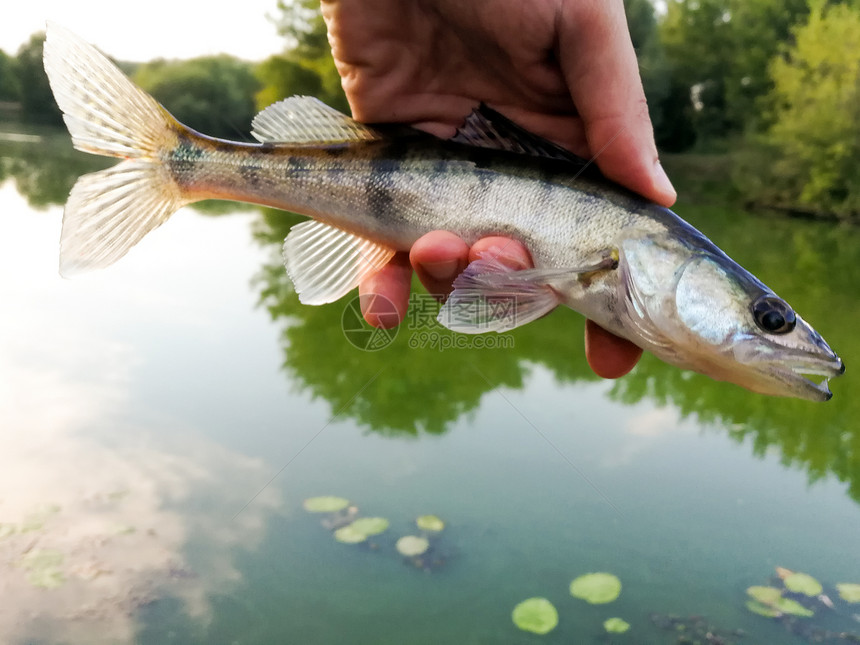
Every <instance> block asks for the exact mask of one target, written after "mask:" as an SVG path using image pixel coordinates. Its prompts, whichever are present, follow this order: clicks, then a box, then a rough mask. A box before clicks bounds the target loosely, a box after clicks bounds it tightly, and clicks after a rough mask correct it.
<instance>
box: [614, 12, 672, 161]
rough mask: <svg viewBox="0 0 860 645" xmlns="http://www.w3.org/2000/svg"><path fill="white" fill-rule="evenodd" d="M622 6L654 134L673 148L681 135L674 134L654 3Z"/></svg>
mask: <svg viewBox="0 0 860 645" xmlns="http://www.w3.org/2000/svg"><path fill="white" fill-rule="evenodd" d="M624 10H625V12H626V13H627V27H628V29H629V30H630V39H631V40H632V42H633V49H634V50H635V51H636V59H637V60H638V62H639V73H640V75H641V76H642V86H643V88H644V90H645V96H646V97H647V99H648V112H649V114H650V116H651V121H652V123H653V124H654V131H655V135H656V137H657V140H658V143H659V144H661V146H663V147H669V148H672V149H676V148H677V146H675V145H673V144H674V142H675V141H676V140H680V139H682V138H683V135H678V134H676V130H677V129H678V127H679V123H678V119H677V115H675V114H674V113H673V111H672V107H673V104H672V103H671V102H670V101H669V98H670V96H671V94H672V88H673V79H672V75H671V69H670V67H669V63H668V61H667V60H666V56H665V54H664V52H663V45H662V44H661V42H660V34H659V31H658V30H657V18H656V16H655V14H654V5H653V4H652V3H651V2H650V0H625V1H624Z"/></svg>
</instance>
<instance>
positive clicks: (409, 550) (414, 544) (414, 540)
mask: <svg viewBox="0 0 860 645" xmlns="http://www.w3.org/2000/svg"><path fill="white" fill-rule="evenodd" d="M395 546H396V548H397V552H398V553H400V554H401V555H405V556H406V557H407V558H414V557H416V556H419V555H423V554H424V553H426V552H427V549H429V548H430V542H429V540H427V538H423V537H418V536H417V535H405V536H403V537H402V538H400V539H399V540H397V544H396V545H395Z"/></svg>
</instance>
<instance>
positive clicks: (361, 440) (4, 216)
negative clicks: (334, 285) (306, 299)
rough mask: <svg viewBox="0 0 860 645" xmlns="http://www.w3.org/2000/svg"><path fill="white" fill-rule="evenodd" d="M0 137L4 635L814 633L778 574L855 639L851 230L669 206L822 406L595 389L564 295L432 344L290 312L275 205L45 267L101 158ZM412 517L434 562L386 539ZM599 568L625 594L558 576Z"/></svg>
mask: <svg viewBox="0 0 860 645" xmlns="http://www.w3.org/2000/svg"><path fill="white" fill-rule="evenodd" d="M59 141H60V142H62V141H64V139H63V138H62V137H60V138H59ZM0 158H2V159H0V180H2V182H3V183H0V302H2V314H0V442H2V445H0V553H2V563H3V564H2V566H3V572H2V575H0V592H1V593H2V598H3V599H4V602H3V603H2V605H0V642H4V643H13V644H17V643H39V644H41V643H101V642H106V643H126V642H128V643H131V642H134V643H142V644H149V643H152V644H162V643H183V644H185V643H189V644H190V643H224V644H237V643H241V644H243V645H246V644H248V645H250V644H264V643H276V642H285V643H286V642H289V643H309V644H310V643H313V644H316V643H321V644H328V643H338V644H339V643H346V642H348V643H355V644H363V643H368V644H370V643H373V644H384V643H410V644H412V643H414V644H424V643H427V644H430V643H434V644H435V643H448V642H452V643H453V642H456V643H513V644H518V643H538V642H543V643H585V644H590V643H607V642H611V643H655V644H657V643H676V642H679V640H678V639H679V633H680V632H678V631H676V629H675V628H674V627H672V628H671V629H668V630H667V629H661V628H660V627H659V626H658V625H657V624H655V621H656V622H657V623H665V622H666V620H667V619H666V618H665V617H666V616H667V615H673V616H678V617H681V618H688V617H690V616H695V615H701V616H704V617H705V619H706V621H707V622H708V623H709V624H711V625H712V626H714V627H716V628H718V629H720V630H723V633H724V634H726V635H728V634H729V633H730V632H733V631H734V630H737V629H742V630H744V631H745V632H746V637H745V638H743V639H741V640H738V642H741V643H789V644H791V643H803V642H806V639H805V638H804V637H803V636H802V635H797V634H794V633H791V632H789V631H787V629H786V625H785V624H784V623H782V622H779V621H775V620H770V619H766V618H762V617H760V616H757V615H754V614H752V613H750V612H749V611H748V610H747V609H746V607H745V602H746V600H747V597H746V594H745V590H746V589H747V587H749V586H751V585H764V584H769V583H770V584H778V581H774V580H772V578H773V577H774V575H775V571H774V567H776V566H782V567H788V568H790V569H793V570H797V571H804V572H808V573H810V574H812V575H814V576H815V577H816V578H818V579H819V580H820V581H821V582H822V583H823V584H824V586H825V593H827V594H828V596H829V597H831V598H832V599H833V600H834V602H835V603H836V608H835V610H828V609H826V608H824V607H823V606H822V605H820V604H817V605H816V606H815V609H816V616H815V617H813V618H809V619H798V623H797V625H805V628H806V629H807V630H815V629H818V630H824V629H828V630H833V631H834V632H835V631H846V630H847V631H853V632H854V633H858V632H860V623H858V622H857V621H856V619H854V618H852V614H857V613H860V605H848V604H846V603H843V602H841V601H840V600H839V599H838V595H837V592H836V591H835V589H834V587H833V585H834V584H835V583H838V582H860V555H858V547H857V545H858V543H860V541H858V535H860V510H858V502H860V402H858V398H857V397H856V396H854V393H855V392H856V391H857V390H856V388H857V385H856V384H857V383H858V381H857V377H856V375H855V371H856V370H852V367H853V365H854V364H855V363H856V360H854V361H852V358H853V357H855V356H857V355H858V354H860V344H858V343H860V341H858V340H857V336H856V333H854V326H855V321H856V320H857V319H858V315H860V301H858V298H857V293H858V291H857V284H858V283H860V266H858V262H857V258H858V256H860V232H858V231H857V230H856V229H852V228H838V227H833V226H831V225H824V224H812V223H805V222H797V221H784V220H775V219H764V218H755V217H750V216H746V215H743V214H740V213H734V212H729V211H725V210H723V209H720V208H717V207H708V206H698V207H695V208H694V207H692V206H691V205H687V206H686V207H684V208H683V212H684V214H685V215H686V216H688V217H689V218H690V219H692V220H693V221H694V223H695V224H697V225H699V226H700V227H701V228H703V229H705V230H706V231H707V232H708V234H709V235H710V236H711V237H712V239H714V240H715V241H716V242H717V243H718V244H720V245H721V246H723V248H725V249H726V250H727V251H729V252H730V253H731V254H732V255H733V256H734V257H736V259H738V260H739V261H740V262H741V263H742V264H744V265H745V266H747V267H748V268H750V269H751V270H753V271H754V272H755V273H757V274H758V275H759V276H760V277H762V278H763V279H764V280H765V281H766V282H768V283H769V284H770V285H771V286H773V287H774V288H775V289H776V290H777V292H779V293H780V294H781V295H783V296H785V297H786V298H787V299H788V300H789V301H790V302H792V303H793V304H795V305H796V306H797V307H798V309H799V310H800V311H801V313H802V315H804V317H805V318H807V319H808V320H810V321H812V322H813V324H814V325H815V326H816V328H817V329H818V330H819V331H821V333H822V334H823V335H824V336H825V337H826V338H827V339H828V341H830V343H831V345H832V346H833V347H834V348H836V349H837V351H839V352H840V354H841V355H842V356H843V358H844V359H845V361H846V364H847V365H848V373H847V375H846V376H845V377H843V378H841V379H838V380H836V381H834V382H833V383H832V387H833V391H834V393H835V396H834V399H833V400H832V401H831V402H829V403H826V404H815V403H807V402H803V401H785V400H779V399H770V398H766V397H762V396H758V395H755V394H751V393H748V392H746V391H744V390H741V389H739V388H736V387H734V386H731V385H727V384H720V383H715V382H712V381H710V380H708V379H707V378H705V377H700V376H698V375H690V374H685V373H683V372H680V371H679V370H677V369H675V368H671V367H668V366H666V365H663V364H662V363H660V362H658V361H656V360H654V359H651V358H650V357H645V359H643V361H642V362H641V364H640V365H639V367H637V369H636V371H635V372H634V373H633V374H632V375H630V376H628V377H626V378H624V379H622V380H620V381H617V382H614V383H613V382H605V381H601V380H599V379H597V378H596V377H594V376H593V375H591V374H590V372H589V370H588V368H587V367H586V365H585V361H584V358H583V356H582V342H581V337H582V321H581V319H580V318H579V316H578V315H576V314H574V313H573V312H570V311H557V312H555V313H554V314H553V315H551V316H549V317H547V318H545V319H542V320H540V321H537V322H536V323H533V324H531V325H528V326H527V327H525V328H523V329H521V330H518V331H517V332H516V333H514V334H513V335H512V336H511V337H510V339H509V340H510V343H509V344H507V345H504V346H502V345H499V346H496V347H489V348H482V349H478V348H473V349H449V350H446V351H440V350H439V349H438V348H436V347H431V346H429V343H430V342H431V341H432V340H433V339H434V338H437V337H436V336H432V335H430V332H432V333H433V334H437V333H443V332H440V331H439V330H435V329H433V328H430V327H428V326H427V325H428V323H427V320H426V319H420V317H419V319H418V320H414V321H413V323H414V324H415V325H416V326H417V327H418V328H419V329H412V330H410V329H408V328H406V326H404V328H403V329H401V330H400V331H399V333H398V335H397V338H396V339H395V340H394V342H392V343H391V344H390V345H388V346H386V347H385V348H384V349H382V350H380V351H376V352H366V351H361V350H359V349H356V348H355V347H353V346H352V345H351V344H350V343H349V342H348V340H347V338H345V337H344V334H343V331H342V324H343V321H344V320H345V319H344V310H345V308H346V306H347V303H348V301H349V298H347V299H345V301H344V302H340V303H335V304H333V305H329V306H325V307H318V308H314V307H303V306H301V305H299V304H298V302H297V299H296V298H295V296H294V294H292V292H291V289H290V287H289V283H288V281H287V279H286V277H285V276H284V273H283V268H282V266H281V265H280V260H279V257H278V252H279V243H280V240H282V239H283V237H284V235H285V231H286V230H287V228H288V226H289V225H290V224H291V223H293V222H294V221H296V220H295V218H293V217H290V216H287V215H285V214H282V213H278V212H275V211H261V210H256V209H250V210H241V209H239V208H238V207H236V206H234V205H228V206H227V207H226V208H219V209H217V210H212V209H211V208H210V209H207V210H204V211H195V210H191V209H186V210H184V211H182V212H181V213H179V214H178V215H177V216H175V217H174V218H173V219H172V220H171V221H170V222H169V223H168V224H167V225H166V226H165V227H163V228H162V229H160V230H158V231H156V232H155V233H153V234H152V235H150V236H149V237H148V238H147V239H146V240H145V241H144V242H143V243H142V244H141V245H140V246H139V247H138V248H136V249H134V250H133V251H132V252H131V253H130V254H129V255H128V256H127V257H126V258H124V259H123V260H122V261H121V262H119V263H118V264H116V265H115V266H113V267H111V268H109V269H107V270H104V271H101V272H97V273H94V274H92V275H87V276H83V277H81V278H77V279H74V280H62V279H60V278H59V277H58V276H57V272H56V265H57V239H58V235H59V226H60V218H61V203H62V202H63V201H64V199H65V195H66V194H67V192H68V189H69V187H70V185H71V182H72V181H73V180H74V178H75V177H76V176H77V175H78V174H80V173H81V172H86V171H88V170H91V169H94V168H97V167H99V165H98V164H99V163H100V162H99V161H98V160H95V161H93V160H91V159H90V158H88V157H85V156H79V155H76V154H75V153H72V152H70V151H69V150H68V147H67V145H66V144H64V143H56V142H53V137H52V136H50V135H48V136H47V139H46V142H45V144H44V145H40V146H34V145H33V144H32V143H30V142H26V141H0ZM92 164H96V165H92ZM422 334H423V335H422ZM445 338H448V339H449V341H444V339H445ZM450 338H451V336H449V335H447V334H444V333H443V335H442V336H439V337H438V339H439V342H450ZM506 342H507V341H506ZM422 344H425V345H427V346H425V347H415V346H416V345H422ZM329 494H330V495H342V496H345V497H347V498H349V499H350V500H351V502H352V503H353V504H354V505H356V506H357V507H358V508H359V512H360V514H362V515H365V516H382V517H385V518H387V519H388V520H390V522H391V526H390V528H389V530H388V531H387V532H386V533H383V534H382V535H380V536H378V537H375V538H373V546H372V547H371V546H368V545H345V544H340V543H337V542H336V541H335V540H334V539H333V538H332V536H331V533H330V532H329V531H328V530H327V529H325V528H323V527H322V526H321V525H320V519H321V518H320V516H317V515H311V514H309V513H306V512H305V511H304V510H303V509H302V502H303V500H304V499H306V498H308V497H311V496H316V495H329ZM426 513H433V514H436V515H438V516H439V517H441V518H442V519H444V520H445V522H446V528H445V530H444V531H443V532H442V533H441V534H440V535H439V536H438V538H437V539H436V541H435V552H434V555H433V556H432V562H431V558H428V562H427V563H422V564H432V565H433V567H432V571H429V572H427V571H424V570H422V569H419V568H417V567H416V566H415V563H414V562H405V561H404V559H403V558H401V557H399V556H398V555H397V554H396V552H395V549H394V543H395V541H396V540H397V538H398V537H400V536H403V535H407V534H414V533H417V532H418V530H417V528H416V527H415V525H414V519H415V518H416V517H417V516H419V515H422V514H426ZM437 560H438V562H436V561H437ZM591 571H608V572H611V573H614V574H615V575H617V576H618V577H619V578H620V579H621V581H622V583H623V590H622V593H621V596H620V597H619V599H618V600H616V601H615V602H613V603H611V604H607V605H589V604H587V603H585V602H583V601H581V600H578V599H575V598H573V597H572V596H571V595H570V593H569V591H568V587H569V585H570V582H571V580H573V578H575V577H576V576H578V575H580V574H583V573H587V572H591ZM532 596H543V597H546V598H548V599H549V600H551V601H552V602H553V604H554V605H555V606H556V608H557V609H558V613H559V625H558V627H557V628H556V629H555V630H553V631H552V632H551V633H550V634H548V635H546V636H543V637H540V636H536V635H532V634H528V633H525V632H521V631H519V630H518V629H517V628H516V627H515V626H514V625H513V623H512V622H511V618H510V614H511V610H512V609H513V607H514V605H516V604H517V603H518V602H520V601H521V600H524V599H525V598H528V597H532ZM655 614H656V615H657V617H656V618H654V617H653V615H655ZM613 616H618V617H621V618H623V619H624V620H626V621H627V622H628V623H630V625H631V629H630V631H629V632H628V633H626V634H623V635H613V636H612V637H611V638H610V637H609V636H608V635H606V634H605V633H604V632H603V627H602V623H603V621H604V620H606V619H607V618H609V617H613ZM801 621H805V622H801ZM797 625H795V627H794V629H795V630H796V631H797V630H799V629H800V628H799V627H798V626H797ZM687 631H689V630H687ZM681 635H682V636H683V633H681ZM835 638H836V637H835V636H834V639H835ZM729 640H737V637H735V636H731V638H730V639H729ZM832 642H847V641H844V640H842V641H840V640H832Z"/></svg>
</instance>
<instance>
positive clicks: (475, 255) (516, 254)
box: [469, 236, 534, 270]
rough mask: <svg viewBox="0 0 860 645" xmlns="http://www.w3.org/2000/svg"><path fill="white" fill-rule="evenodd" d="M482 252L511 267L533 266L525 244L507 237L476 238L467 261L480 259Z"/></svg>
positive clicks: (517, 268)
mask: <svg viewBox="0 0 860 645" xmlns="http://www.w3.org/2000/svg"><path fill="white" fill-rule="evenodd" d="M484 254H490V256H491V257H493V258H495V259H497V260H499V262H501V263H502V264H504V265H505V266H507V267H509V268H511V269H516V270H521V269H529V268H531V267H532V266H534V263H533V262H532V256H531V254H530V253H529V251H528V249H527V248H526V247H525V245H524V244H523V243H522V242H518V241H517V240H512V239H511V238H509V237H501V236H491V237H485V238H483V239H480V240H478V241H477V242H475V243H474V244H473V245H472V248H471V249H469V262H474V261H475V260H478V259H480V258H481V256H482V255H484Z"/></svg>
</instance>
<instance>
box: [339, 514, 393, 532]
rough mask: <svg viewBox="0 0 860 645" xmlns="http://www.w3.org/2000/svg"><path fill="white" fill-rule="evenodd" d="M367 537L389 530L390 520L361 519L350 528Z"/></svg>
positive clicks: (382, 518) (380, 518)
mask: <svg viewBox="0 0 860 645" xmlns="http://www.w3.org/2000/svg"><path fill="white" fill-rule="evenodd" d="M344 528H351V529H352V530H353V531H358V532H359V533H364V534H365V535H368V536H370V535H379V534H380V533H384V532H385V531H386V529H388V520H386V519H385V518H384V517H360V518H358V519H357V520H355V521H354V522H353V523H352V524H350V525H349V526H348V527H344Z"/></svg>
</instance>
